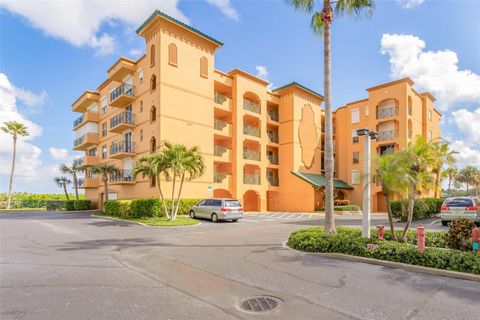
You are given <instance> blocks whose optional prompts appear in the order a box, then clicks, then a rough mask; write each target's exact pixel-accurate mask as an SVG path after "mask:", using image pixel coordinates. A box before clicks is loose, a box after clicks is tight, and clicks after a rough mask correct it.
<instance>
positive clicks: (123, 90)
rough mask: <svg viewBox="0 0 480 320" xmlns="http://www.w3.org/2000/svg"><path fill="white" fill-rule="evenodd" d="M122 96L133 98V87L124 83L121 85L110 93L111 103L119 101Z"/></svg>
mask: <svg viewBox="0 0 480 320" xmlns="http://www.w3.org/2000/svg"><path fill="white" fill-rule="evenodd" d="M121 95H126V96H130V97H133V95H134V91H133V85H131V84H127V83H122V84H121V85H119V86H118V87H116V88H115V89H114V90H113V91H112V92H110V101H113V100H115V99H117V98H118V97H119V96H121Z"/></svg>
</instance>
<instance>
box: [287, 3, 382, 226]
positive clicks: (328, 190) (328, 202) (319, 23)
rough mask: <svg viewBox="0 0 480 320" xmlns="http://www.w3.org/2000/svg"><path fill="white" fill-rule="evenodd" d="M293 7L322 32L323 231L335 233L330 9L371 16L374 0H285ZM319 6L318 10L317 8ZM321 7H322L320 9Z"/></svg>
mask: <svg viewBox="0 0 480 320" xmlns="http://www.w3.org/2000/svg"><path fill="white" fill-rule="evenodd" d="M286 1H287V3H289V4H290V5H292V6H293V7H294V8H295V9H296V10H301V11H304V12H307V13H309V14H312V19H311V22H310V27H311V29H312V31H313V32H314V33H315V34H317V35H320V34H322V33H323V65H324V66H323V87H324V89H323V90H324V95H325V159H324V161H325V231H326V232H328V233H335V232H336V229H335V218H334V215H333V214H334V207H333V206H334V194H333V193H334V190H333V172H334V167H333V132H332V99H331V94H330V79H331V75H330V65H331V60H330V28H331V24H332V22H333V12H334V11H335V13H336V14H338V15H344V14H345V15H350V16H355V17H359V16H360V15H361V14H362V13H366V15H367V16H371V15H372V13H373V9H374V8H375V4H374V0H333V1H332V0H286ZM316 4H317V5H318V9H317V8H316ZM320 7H321V10H320Z"/></svg>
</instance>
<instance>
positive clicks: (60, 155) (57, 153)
mask: <svg viewBox="0 0 480 320" xmlns="http://www.w3.org/2000/svg"><path fill="white" fill-rule="evenodd" d="M48 151H49V152H50V155H51V156H52V158H53V159H55V160H61V161H67V160H71V158H72V157H71V156H70V155H69V154H68V150H67V149H65V148H54V147H50V148H49V149H48Z"/></svg>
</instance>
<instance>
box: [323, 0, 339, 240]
mask: <svg viewBox="0 0 480 320" xmlns="http://www.w3.org/2000/svg"><path fill="white" fill-rule="evenodd" d="M325 4H326V3H325V2H324V6H325ZM327 5H328V6H329V4H327ZM330 63H331V61H330V23H324V33H323V64H324V66H323V68H324V69H323V77H324V78H323V85H324V88H323V91H324V94H325V160H324V161H325V231H326V232H327V233H336V229H335V217H334V203H333V201H334V199H333V198H334V197H333V171H334V168H333V131H332V105H331V103H332V102H331V99H332V98H331V95H330Z"/></svg>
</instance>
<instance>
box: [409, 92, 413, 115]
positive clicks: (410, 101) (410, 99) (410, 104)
mask: <svg viewBox="0 0 480 320" xmlns="http://www.w3.org/2000/svg"><path fill="white" fill-rule="evenodd" d="M412 109H413V107H412V97H410V96H408V115H409V116H411V115H412Z"/></svg>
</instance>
